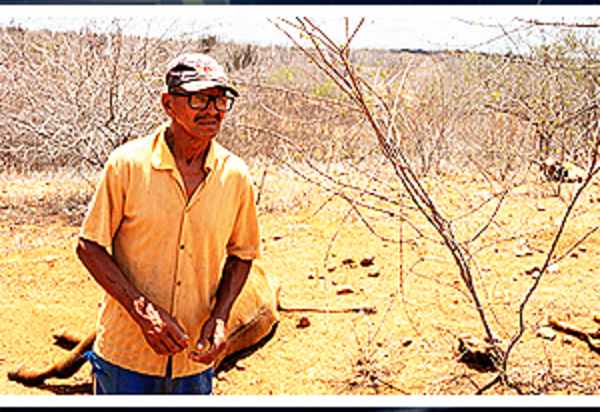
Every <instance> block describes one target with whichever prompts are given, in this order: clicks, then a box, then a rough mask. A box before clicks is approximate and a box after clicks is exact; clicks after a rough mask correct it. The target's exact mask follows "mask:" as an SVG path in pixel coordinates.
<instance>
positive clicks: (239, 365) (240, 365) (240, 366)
mask: <svg viewBox="0 0 600 412" xmlns="http://www.w3.org/2000/svg"><path fill="white" fill-rule="evenodd" d="M235 368H236V369H237V370H239V371H245V370H246V365H245V364H243V363H242V362H240V361H237V362H236V363H235Z"/></svg>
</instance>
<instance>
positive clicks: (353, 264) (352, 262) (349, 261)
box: [342, 258, 356, 268]
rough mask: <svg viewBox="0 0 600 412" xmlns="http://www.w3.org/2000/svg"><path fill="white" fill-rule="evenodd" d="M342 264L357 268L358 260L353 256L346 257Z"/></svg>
mask: <svg viewBox="0 0 600 412" xmlns="http://www.w3.org/2000/svg"><path fill="white" fill-rule="evenodd" d="M342 265H344V266H348V267H349V268H355V267H356V261H355V260H354V259H353V258H348V259H344V260H342Z"/></svg>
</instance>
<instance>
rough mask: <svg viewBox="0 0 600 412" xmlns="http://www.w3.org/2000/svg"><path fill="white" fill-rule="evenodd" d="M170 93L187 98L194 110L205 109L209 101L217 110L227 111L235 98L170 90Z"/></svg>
mask: <svg viewBox="0 0 600 412" xmlns="http://www.w3.org/2000/svg"><path fill="white" fill-rule="evenodd" d="M169 93H170V94H174V95H175V96H182V97H187V98H188V105H189V106H190V107H191V108H192V109H196V110H206V109H207V108H208V105H209V104H210V102H213V103H214V106H215V109H217V110H218V111H219V112H228V111H230V110H231V108H232V107H233V103H234V102H235V99H234V98H233V97H230V96H209V95H207V94H200V93H192V94H188V93H181V92H176V91H173V90H171V91H170V92H169Z"/></svg>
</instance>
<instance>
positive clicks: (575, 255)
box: [571, 252, 579, 259]
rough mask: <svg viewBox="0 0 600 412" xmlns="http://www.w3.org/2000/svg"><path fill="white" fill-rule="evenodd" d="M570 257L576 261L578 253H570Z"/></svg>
mask: <svg viewBox="0 0 600 412" xmlns="http://www.w3.org/2000/svg"><path fill="white" fill-rule="evenodd" d="M571 257H572V258H573V259H577V258H579V253H577V252H573V253H571Z"/></svg>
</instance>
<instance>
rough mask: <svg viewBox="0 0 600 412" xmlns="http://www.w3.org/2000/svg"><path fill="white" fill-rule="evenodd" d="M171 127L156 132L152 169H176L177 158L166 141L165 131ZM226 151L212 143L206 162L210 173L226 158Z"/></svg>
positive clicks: (205, 165)
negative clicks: (218, 162)
mask: <svg viewBox="0 0 600 412" xmlns="http://www.w3.org/2000/svg"><path fill="white" fill-rule="evenodd" d="M167 127H169V124H168V123H165V124H163V125H161V126H160V127H159V128H158V129H156V131H155V132H154V142H153V144H152V158H151V163H152V167H154V168H155V169H158V170H173V169H176V167H177V166H176V164H175V158H174V157H173V154H172V153H171V149H169V146H168V145H167V141H166V139H165V131H166V130H167ZM223 152H224V151H223V150H222V148H221V146H220V145H219V144H218V143H217V142H216V141H214V140H213V141H211V142H210V145H209V146H208V153H207V154H206V160H205V161H204V169H205V170H206V171H208V172H210V171H212V170H214V169H215V168H216V166H217V161H218V160H219V159H220V158H222V157H224V153H223Z"/></svg>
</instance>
